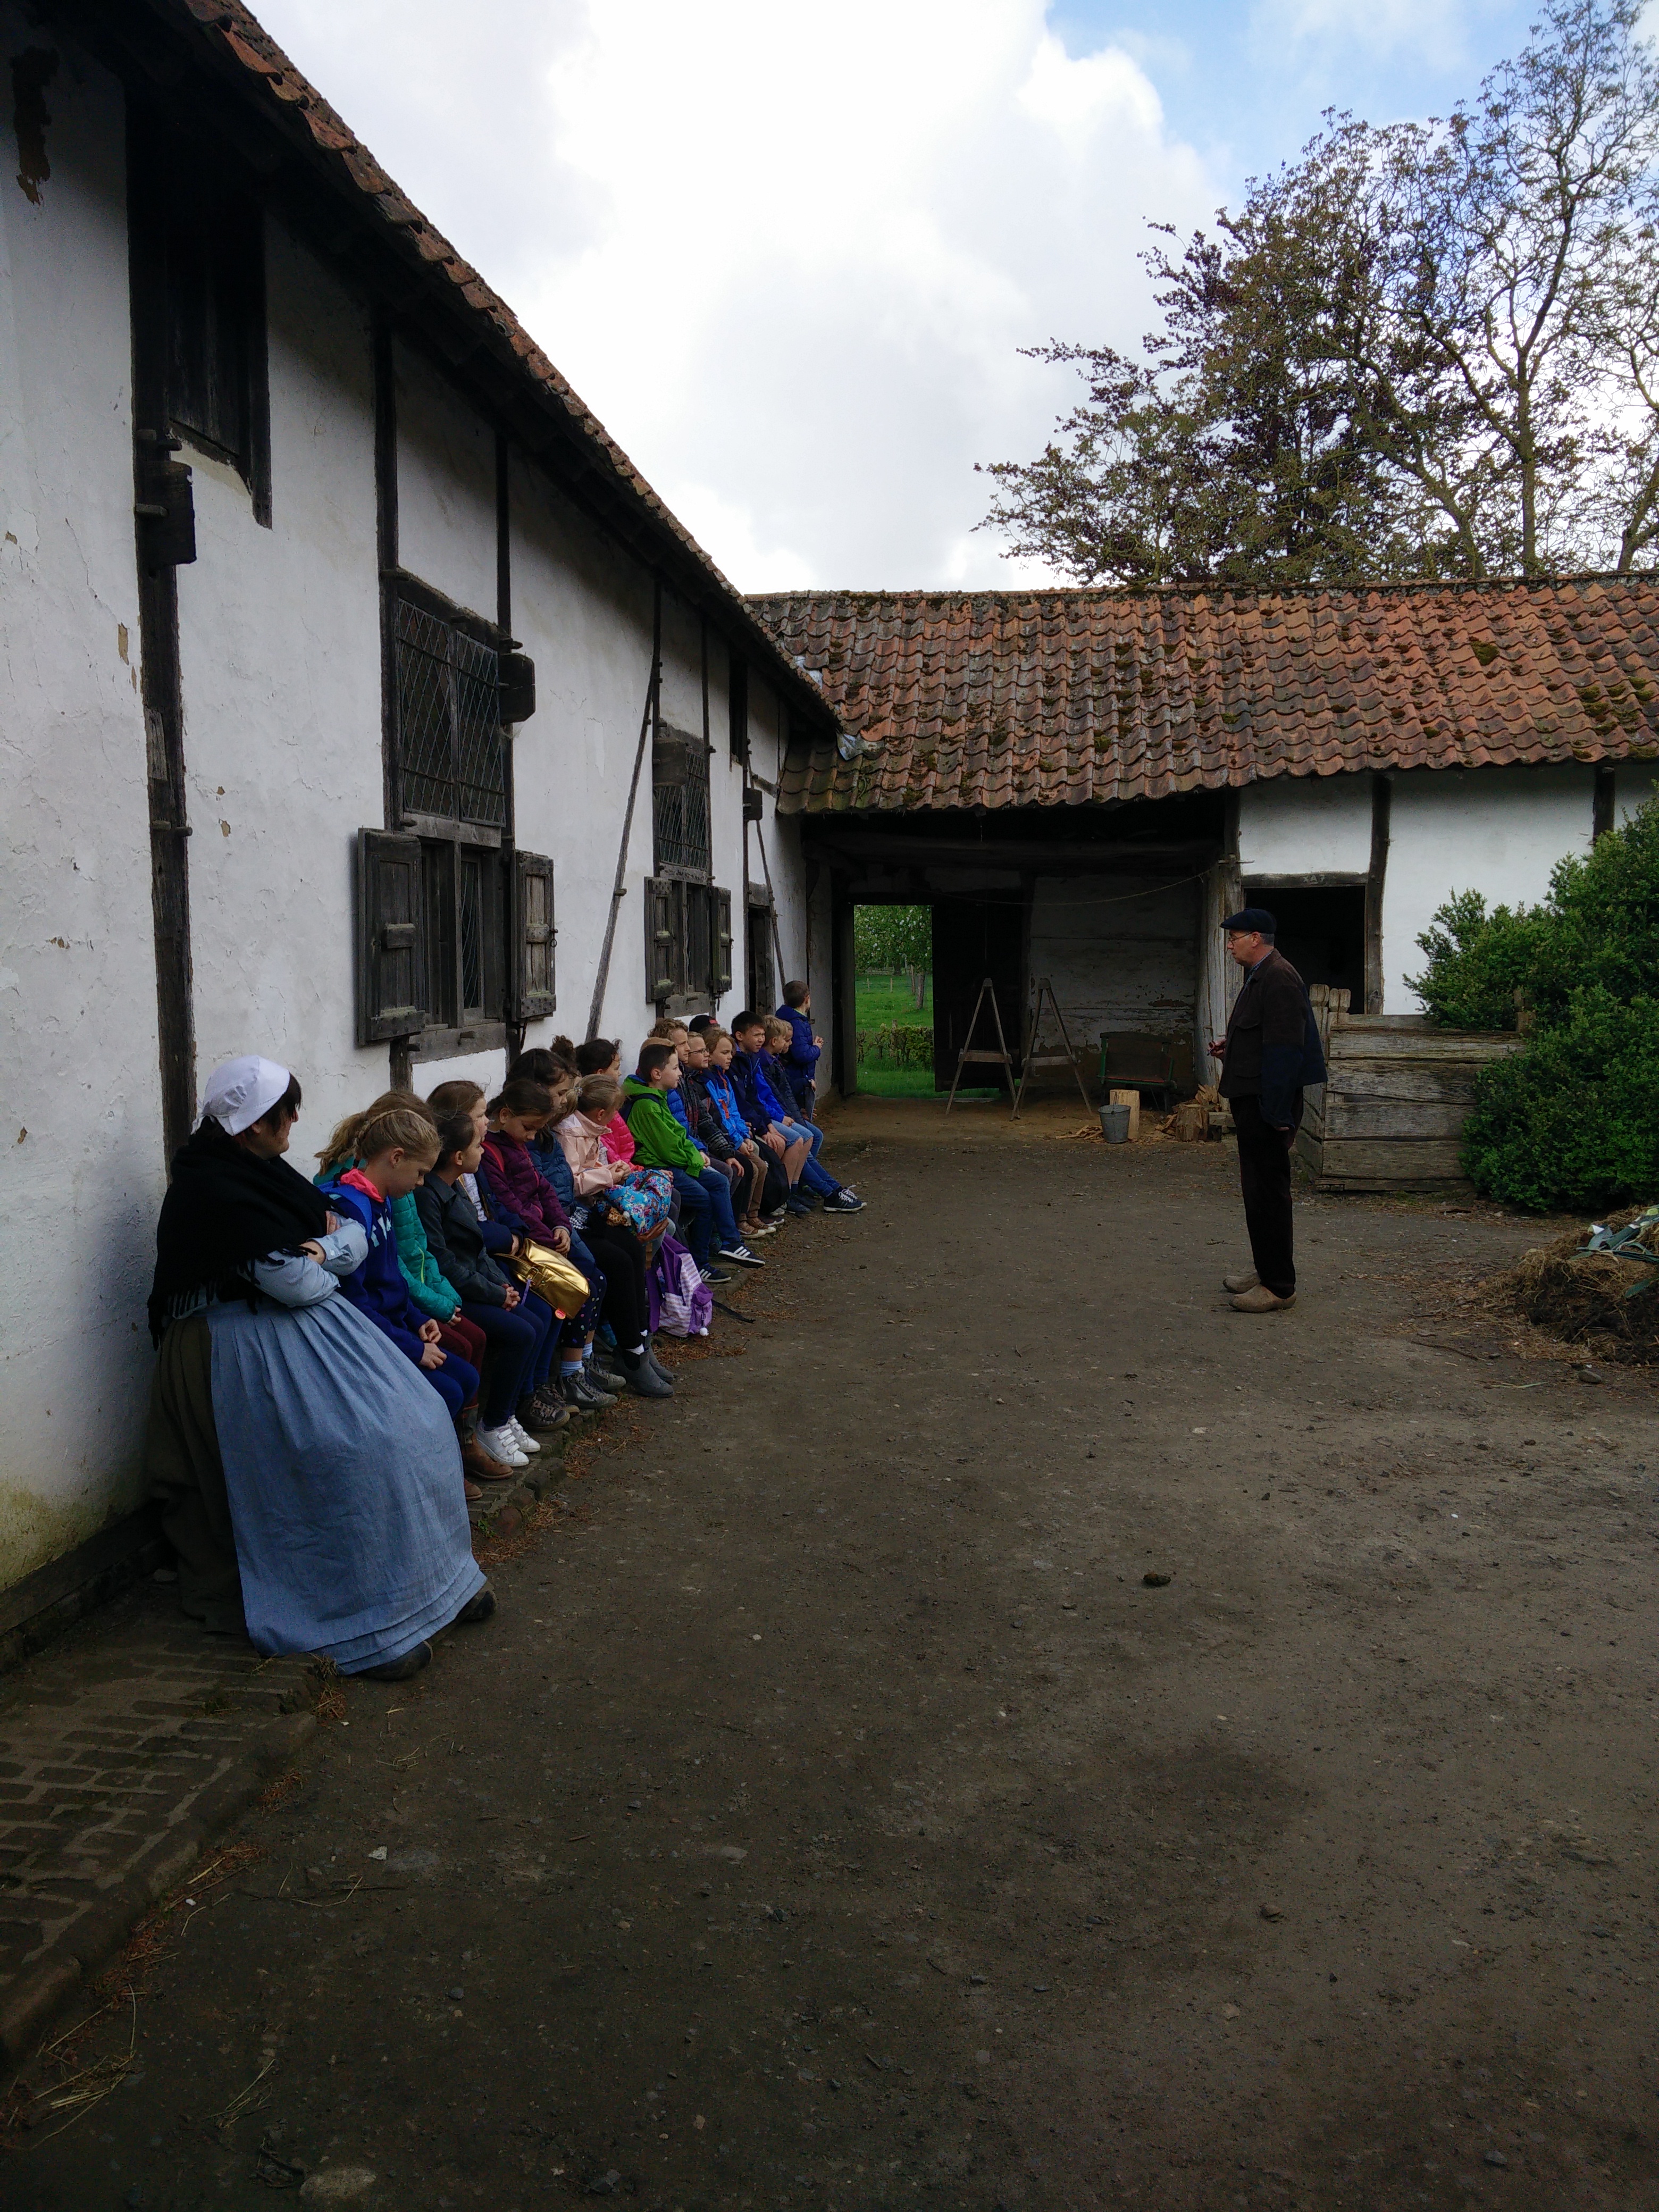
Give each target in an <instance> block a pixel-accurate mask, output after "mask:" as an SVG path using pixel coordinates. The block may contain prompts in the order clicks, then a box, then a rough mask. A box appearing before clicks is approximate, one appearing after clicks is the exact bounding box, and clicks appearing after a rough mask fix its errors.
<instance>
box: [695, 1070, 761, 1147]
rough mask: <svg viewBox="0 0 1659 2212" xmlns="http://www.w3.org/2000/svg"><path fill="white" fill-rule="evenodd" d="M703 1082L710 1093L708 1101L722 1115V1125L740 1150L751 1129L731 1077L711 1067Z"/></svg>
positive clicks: (745, 1142) (747, 1139)
mask: <svg viewBox="0 0 1659 2212" xmlns="http://www.w3.org/2000/svg"><path fill="white" fill-rule="evenodd" d="M702 1082H703V1088H704V1089H705V1090H706V1091H708V1103H709V1104H710V1105H711V1106H712V1107H713V1108H714V1111H715V1113H716V1114H718V1115H719V1116H720V1127H722V1128H723V1129H724V1130H725V1132H726V1135H727V1137H728V1138H729V1139H731V1141H732V1145H733V1146H734V1147H736V1148H738V1149H739V1150H740V1149H741V1148H742V1147H743V1146H744V1145H746V1144H747V1143H748V1141H749V1139H750V1127H749V1124H748V1121H746V1120H745V1119H744V1111H743V1107H742V1104H741V1103H740V1102H739V1100H738V1094H737V1092H736V1091H735V1090H733V1088H732V1079H731V1077H730V1076H729V1075H720V1074H718V1073H716V1072H715V1070H714V1068H712V1067H711V1068H710V1069H709V1070H708V1073H707V1074H706V1075H705V1076H704V1077H703V1079H702Z"/></svg>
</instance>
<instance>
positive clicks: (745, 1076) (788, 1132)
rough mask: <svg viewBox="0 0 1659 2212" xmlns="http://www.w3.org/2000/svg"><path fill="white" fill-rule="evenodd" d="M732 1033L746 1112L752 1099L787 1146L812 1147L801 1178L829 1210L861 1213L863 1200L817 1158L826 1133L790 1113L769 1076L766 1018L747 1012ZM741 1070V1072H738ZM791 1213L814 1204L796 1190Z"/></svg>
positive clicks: (735, 1072)
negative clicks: (770, 1081)
mask: <svg viewBox="0 0 1659 2212" xmlns="http://www.w3.org/2000/svg"><path fill="white" fill-rule="evenodd" d="M732 1038H733V1041H734V1042H735V1043H736V1045H737V1048H738V1057H737V1059H736V1060H734V1061H733V1062H732V1075H733V1078H734V1079H735V1080H736V1081H737V1083H738V1097H740V1098H741V1099H742V1100H743V1103H744V1109H745V1111H747V1110H748V1109H749V1107H750V1100H751V1099H752V1100H753V1102H754V1105H755V1108H756V1109H757V1111H759V1112H761V1113H763V1114H765V1115H767V1116H768V1117H769V1121H770V1125H771V1127H772V1128H773V1130H774V1131H775V1133H776V1134H777V1135H778V1136H780V1137H781V1139H783V1142H784V1144H785V1145H786V1146H791V1145H798V1144H800V1143H803V1142H804V1143H805V1144H806V1145H807V1146H808V1147H809V1149H808V1151H807V1152H806V1154H805V1158H803V1160H802V1162H801V1167H800V1181H801V1182H802V1184H804V1185H805V1188H806V1189H807V1190H809V1191H811V1193H812V1194H813V1195H814V1196H815V1197H817V1198H819V1199H821V1200H823V1210H824V1212H826V1213H861V1212H863V1211H864V1200H862V1199H861V1198H860V1197H859V1196H858V1195H857V1194H855V1193H854V1192H853V1191H851V1190H848V1189H847V1188H844V1187H843V1186H842V1184H841V1183H838V1182H836V1178H835V1177H834V1176H832V1175H831V1174H830V1173H829V1170H828V1169H827V1168H825V1167H824V1166H823V1165H822V1164H820V1162H819V1160H818V1157H817V1152H818V1147H819V1146H820V1145H821V1144H822V1143H823V1130H822V1129H818V1128H815V1127H813V1126H812V1125H811V1123H810V1122H805V1121H797V1120H796V1119H795V1118H794V1116H793V1115H791V1114H790V1112H789V1111H788V1109H787V1107H786V1106H785V1105H784V1103H783V1101H782V1100H781V1098H780V1097H778V1095H777V1093H776V1092H775V1091H774V1090H773V1088H772V1086H771V1085H770V1083H769V1081H768V1079H767V1075H766V1070H765V1067H764V1066H763V1060H764V1057H765V1053H766V1017H765V1015H764V1014H757V1013H750V1012H743V1013H741V1014H739V1015H738V1018H737V1019H736V1020H735V1021H734V1022H733V1023H732ZM740 1069H741V1070H742V1073H741V1075H739V1073H738V1071H739V1070H740ZM789 1210H790V1212H792V1213H809V1212H811V1206H809V1205H808V1204H807V1202H806V1200H805V1199H804V1198H802V1197H801V1196H800V1194H799V1191H797V1192H796V1193H795V1194H793V1196H792V1197H791V1199H790V1200H789Z"/></svg>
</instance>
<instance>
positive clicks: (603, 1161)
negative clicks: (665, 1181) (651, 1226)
mask: <svg viewBox="0 0 1659 2212" xmlns="http://www.w3.org/2000/svg"><path fill="white" fill-rule="evenodd" d="M617 1118H618V1119H619V1120H620V1119H621V1116H620V1115H618V1117H617ZM556 1133H557V1136H558V1139H559V1142H560V1144H561V1145H562V1146H563V1148H564V1156H565V1158H566V1159H568V1161H569V1163H570V1174H571V1179H572V1181H573V1182H574V1183H575V1186H576V1195H577V1197H578V1198H592V1197H593V1196H594V1195H595V1194H596V1193H598V1192H599V1191H602V1190H611V1189H613V1188H615V1187H616V1185H617V1183H619V1182H621V1181H622V1179H623V1176H625V1175H626V1174H627V1172H628V1170H627V1169H626V1168H625V1167H624V1166H623V1164H622V1162H621V1161H620V1160H613V1159H611V1158H610V1157H609V1156H608V1155H607V1153H606V1152H605V1138H606V1136H607V1135H608V1134H609V1131H607V1130H603V1129H601V1128H600V1127H599V1124H598V1123H597V1122H596V1121H589V1120H588V1118H587V1116H586V1114H567V1115H565V1117H564V1119H563V1121H561V1122H560V1123H559V1126H558V1129H557V1132H556Z"/></svg>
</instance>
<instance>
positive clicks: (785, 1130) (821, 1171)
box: [774, 1121, 841, 1198]
mask: <svg viewBox="0 0 1659 2212" xmlns="http://www.w3.org/2000/svg"><path fill="white" fill-rule="evenodd" d="M774 1126H775V1127H776V1128H777V1129H778V1130H779V1131H780V1132H781V1134H782V1136H783V1139H784V1141H785V1142H786V1143H787V1144H791V1145H798V1144H799V1142H800V1140H801V1139H802V1138H803V1137H805V1138H806V1139H809V1140H810V1142H811V1146H812V1149H811V1152H808V1154H807V1155H806V1158H805V1161H804V1162H803V1163H802V1164H801V1171H800V1179H801V1181H802V1182H804V1183H805V1186H806V1188H807V1189H808V1190H810V1191H811V1192H813V1193H814V1194H815V1195H816V1196H817V1197H819V1198H833V1197H834V1195H835V1194H836V1192H837V1191H838V1190H839V1189H840V1188H841V1185H840V1184H839V1183H838V1182H836V1178H835V1177H834V1176H832V1175H831V1174H830V1172H829V1169H828V1168H822V1167H820V1166H819V1165H818V1146H820V1145H821V1144H822V1143H823V1130H822V1129H815V1128H814V1127H812V1124H811V1122H810V1121H779V1122H777V1123H775V1125H774Z"/></svg>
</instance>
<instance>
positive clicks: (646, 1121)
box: [623, 1075, 708, 1175]
mask: <svg viewBox="0 0 1659 2212" xmlns="http://www.w3.org/2000/svg"><path fill="white" fill-rule="evenodd" d="M623 1120H624V1121H626V1122H627V1124H628V1128H629V1135H630V1136H631V1137H632V1138H633V1139H634V1161H635V1166H637V1167H642V1168H682V1169H684V1171H685V1173H686V1174H687V1175H701V1174H702V1171H703V1170H704V1169H705V1168H706V1167H707V1166H708V1155H707V1154H706V1153H705V1152H702V1149H701V1148H700V1147H699V1146H696V1145H694V1144H693V1143H692V1141H691V1139H690V1137H689V1136H687V1134H686V1133H685V1130H684V1127H683V1126H682V1125H681V1124H680V1123H679V1122H678V1121H676V1120H675V1118H674V1116H673V1115H672V1114H671V1113H670V1111H669V1110H668V1101H667V1099H666V1098H665V1097H664V1096H663V1094H662V1092H661V1091H653V1089H652V1088H651V1085H649V1084H648V1083H641V1081H640V1079H639V1077H638V1076H637V1075H630V1076H629V1079H628V1080H627V1081H626V1082H625V1083H624V1084H623Z"/></svg>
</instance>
